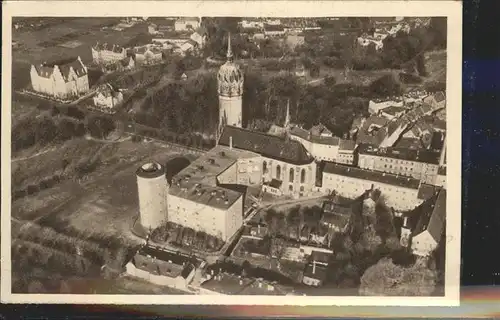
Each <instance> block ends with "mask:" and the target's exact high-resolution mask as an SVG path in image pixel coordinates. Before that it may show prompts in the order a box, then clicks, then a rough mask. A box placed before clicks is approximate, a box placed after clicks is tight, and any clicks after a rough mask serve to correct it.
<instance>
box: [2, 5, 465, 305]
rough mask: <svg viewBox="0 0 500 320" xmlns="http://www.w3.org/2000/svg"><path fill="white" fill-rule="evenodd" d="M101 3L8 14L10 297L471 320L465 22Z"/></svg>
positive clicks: (5, 254) (5, 195) (404, 14)
mask: <svg viewBox="0 0 500 320" xmlns="http://www.w3.org/2000/svg"><path fill="white" fill-rule="evenodd" d="M370 2H372V1H370ZM446 2H447V3H450V2H448V1H446ZM48 3H49V4H50V2H48ZM96 3H97V7H96V8H92V9H90V7H89V6H87V7H88V8H87V9H86V10H88V11H89V12H88V13H85V14H83V12H84V11H82V15H81V16H75V15H74V14H71V11H73V9H72V8H73V7H74V8H76V5H75V4H74V3H71V2H69V3H68V5H67V7H66V5H63V4H59V3H57V4H52V5H51V6H49V8H55V9H56V13H55V14H43V15H42V14H41V12H40V13H37V12H36V11H35V9H33V8H31V9H30V8H27V6H26V5H24V7H22V6H20V4H18V5H17V6H13V7H12V11H10V12H9V11H8V14H9V15H10V16H8V20H6V21H8V22H9V25H10V27H9V28H8V30H7V31H4V39H5V36H6V35H5V34H6V32H8V40H9V42H4V43H7V44H8V46H9V47H8V48H7V50H9V51H10V52H9V54H8V57H9V62H8V66H7V68H9V70H10V72H8V73H7V75H5V72H6V70H5V69H4V72H2V76H3V77H4V78H5V76H8V78H7V79H6V81H7V82H9V83H10V87H6V86H4V87H3V90H2V91H8V92H2V103H3V107H2V119H4V120H2V121H3V124H7V128H4V125H2V139H3V141H2V142H5V141H7V145H10V146H11V148H10V151H8V153H7V151H5V152H4V148H2V211H3V213H4V214H3V215H2V235H3V237H2V252H1V253H2V299H3V300H6V299H8V300H9V301H13V302H15V301H18V302H21V301H22V302H30V301H37V302H55V303H60V302H68V303H69V302H79V303H85V302H86V301H89V302H91V303H96V302H105V301H109V302H111V303H113V302H116V301H118V303H125V302H127V303H139V301H140V302H141V303H146V304H147V303H163V304H164V303H173V302H175V303H179V301H182V299H184V300H185V301H186V302H184V303H197V301H200V302H199V303H214V302H213V301H217V302H218V303H221V304H225V302H226V301H229V300H232V301H233V302H232V303H239V304H241V303H242V300H241V298H238V297H237V296H240V295H241V296H249V297H250V298H249V300H248V301H243V303H250V304H256V303H259V304H261V303H264V304H265V303H266V301H267V302H270V301H279V302H280V303H281V304H283V303H284V304H286V303H294V302H293V301H295V300H296V301H297V303H301V304H307V303H308V301H315V300H314V299H315V297H316V298H319V297H323V299H322V300H316V302H317V303H319V302H318V301H323V302H325V301H326V303H327V304H335V303H336V301H332V298H334V300H337V299H343V298H349V299H353V300H352V301H353V304H357V303H358V302H356V301H358V300H356V298H359V299H362V298H366V297H372V298H375V299H374V300H375V301H376V300H379V301H378V302H377V301H376V302H375V303H379V304H382V303H383V301H384V299H386V298H387V299H390V298H393V299H396V300H393V301H400V302H399V303H401V305H404V304H405V303H413V302H411V301H417V300H411V299H414V298H415V299H418V298H426V299H427V300H418V301H421V302H419V303H421V304H426V303H430V304H432V303H440V304H443V305H450V304H452V303H457V301H458V290H459V273H460V224H461V222H460V187H461V182H460V175H461V169H460V150H461V149H460V145H461V138H460V136H461V131H460V121H461V114H460V113H461V106H460V99H461V93H460V56H459V54H460V53H459V52H457V50H461V49H460V48H461V47H460V41H461V35H460V29H457V27H458V28H460V27H461V25H460V20H459V19H460V17H458V18H457V17H456V16H458V15H460V14H461V7H460V6H459V5H458V6H457V5H456V4H454V5H451V6H446V3H444V2H439V1H437V2H436V5H434V4H433V5H432V6H429V5H427V4H426V5H425V8H422V7H420V8H419V7H418V6H415V5H412V3H411V1H410V2H404V3H405V4H407V5H408V9H402V8H406V7H404V6H402V3H401V2H397V1H395V5H394V10H392V11H395V12H394V13H396V14H394V15H389V13H391V12H392V11H391V10H384V11H385V12H386V13H385V14H384V13H383V12H381V10H380V9H382V8H383V7H384V6H386V3H387V5H389V3H390V2H378V5H377V6H376V7H378V8H379V10H378V11H373V8H374V7H375V6H373V5H370V6H368V7H366V6H365V4H364V3H358V4H357V5H356V4H346V3H344V6H345V10H344V11H339V10H340V9H342V8H344V7H343V6H342V5H341V2H339V4H337V5H335V6H332V5H329V4H327V3H326V4H325V3H323V4H322V6H321V5H319V4H318V7H317V8H310V9H308V10H303V9H301V6H299V5H298V4H297V5H295V4H294V3H291V2H290V3H289V4H288V5H290V8H291V9H293V10H291V11H290V12H291V13H289V12H284V11H283V9H282V6H283V4H281V5H279V6H276V5H274V6H273V5H271V4H268V7H266V6H264V5H262V4H261V5H259V6H258V8H255V9H254V10H249V9H248V6H249V3H246V4H245V8H246V9H245V10H243V8H239V9H238V5H237V2H236V3H235V4H221V3H216V2H214V4H215V3H216V4H217V6H214V7H213V8H212V10H205V9H204V8H206V7H208V6H210V1H207V2H206V3H204V4H203V5H202V6H201V7H198V4H197V5H195V4H188V3H183V4H182V5H179V7H178V8H177V9H176V10H173V9H170V10H169V9H168V8H169V6H165V5H164V4H162V6H161V10H159V9H158V8H160V7H158V8H157V9H155V8H153V7H151V8H149V9H147V8H143V9H140V10H137V11H134V9H133V7H132V6H130V7H128V8H126V7H127V5H128V3H130V2H128V3H125V4H124V8H126V9H127V10H125V9H124V8H122V11H123V13H124V14H121V12H122V11H120V10H118V11H117V12H115V13H113V15H112V16H109V15H108V14H107V11H104V10H103V9H99V8H105V7H106V6H105V3H104V2H96ZM298 3H300V2H298ZM354 3H355V2H354ZM373 3H377V1H373ZM397 3H399V5H397V6H396V4H397ZM11 4H12V5H15V4H14V3H11ZM40 4H42V5H43V3H40ZM130 4H131V3H130ZM438 4H439V5H438ZM302 5H304V3H302ZM440 5H442V8H441V7H440ZM30 6H31V4H30ZM57 6H61V7H66V8H59V9H57V8H56V7H57ZM107 6H108V7H109V6H112V7H113V8H114V7H116V4H111V5H110V4H109V3H108V4H107ZM221 7H222V9H220V8H221ZM363 7H365V8H363ZM15 8H17V9H16V10H14V9H15ZM21 8H22V10H25V11H29V12H30V13H29V14H23V11H22V10H21ZM217 8H219V9H217ZM370 8H372V9H371V10H372V11H370V10H369V9H370ZM411 8H414V9H415V10H416V11H412V10H411ZM450 8H451V11H448V10H450ZM457 8H458V10H457ZM7 9H8V7H7ZM327 9H328V10H327ZM99 10H102V11H100V12H99ZM280 10H281V12H280ZM356 10H357V11H356ZM418 10H420V11H418ZM41 11H42V10H41ZM302 11H305V12H304V15H303V16H301V12H302ZM43 12H45V13H46V12H47V9H44V10H43ZM75 12H80V11H75ZM134 12H136V13H134ZM143 12H144V14H143ZM245 12H247V14H245ZM415 12H417V14H415ZM447 12H453V13H454V14H455V16H454V19H455V20H453V21H454V22H452V21H450V20H451V18H450V15H451V13H447ZM16 13H19V14H17V15H16ZM250 13H253V14H252V15H250ZM280 13H281V14H280ZM356 13H357V14H356ZM377 13H380V15H377ZM423 13H426V14H427V15H424V14H423ZM291 14H293V15H291ZM115 15H116V16H115ZM457 21H458V25H457ZM451 28H455V29H454V30H453V32H454V33H458V36H455V37H453V39H452V40H450V35H451V32H452V30H451ZM457 38H458V39H457ZM450 46H453V48H454V49H455V52H451V51H450V49H449V48H450ZM457 48H458V49H457ZM4 52H5V49H4ZM455 54H458V56H457V57H458V60H457V59H456V58H455V59H454V61H455V62H454V64H453V65H452V64H451V63H450V59H451V56H453V55H455ZM457 61H458V64H457ZM5 65H6V64H5V63H4V66H3V67H4V68H5ZM450 66H451V67H450ZM453 68H454V69H455V70H453ZM451 72H454V73H452V74H450V73H451ZM450 79H453V81H454V84H453V85H454V86H453V87H451V85H452V84H450V81H451V80H450ZM4 83H5V82H4ZM450 87H451V88H452V89H451V91H450ZM5 118H6V119H7V120H6V121H7V122H5ZM4 136H5V137H4ZM5 139H9V140H5ZM4 145H5V144H4ZM5 166H7V168H5ZM4 174H5V175H6V176H4ZM9 177H10V179H9ZM6 180H10V181H6ZM7 183H8V187H7V186H6V184H7ZM4 209H6V211H4ZM450 264H451V265H450ZM33 294H35V295H33ZM134 295H141V297H142V298H141V300H137V299H138V298H135V297H134ZM166 295H168V296H171V297H172V299H170V298H168V299H169V301H170V302H165V300H164V299H165V297H164V296H166ZM72 296H74V297H80V298H78V299H76V298H75V299H76V300H75V299H73V300H72ZM162 296H163V300H162V299H157V298H161V297H162ZM187 296H191V298H187ZM193 296H194V297H193ZM218 296H222V297H220V298H218ZM224 296H233V297H225V298H224ZM259 296H260V300H255V302H252V301H254V300H252V299H253V298H256V299H258V298H259ZM280 296H281V297H284V296H293V298H292V299H290V297H286V298H284V299H281V300H272V299H273V298H274V297H280ZM14 297H15V299H14ZM33 297H36V300H33ZM44 297H47V299H45V298H44ZM92 297H94V298H92ZM98 297H106V298H105V299H104V300H103V299H101V298H98ZM155 297H157V298H155ZM183 297H184V298H183ZM196 297H204V299H200V300H197V299H196ZM115 298H117V299H115ZM231 298H232V299H231ZM325 298H326V299H325ZM85 299H86V300H85ZM245 299H246V298H245ZM307 299H310V300H307ZM398 299H400V300H398ZM405 299H406V300H405ZM432 300H435V301H434V302H433V301H432ZM154 301H160V302H154ZM234 301H236V302H234ZM257 301H260V302H257ZM339 301H340V300H339ZM371 301H373V300H371ZM424 301H425V302H424ZM365 303H366V302H365ZM399 303H397V304H399Z"/></svg>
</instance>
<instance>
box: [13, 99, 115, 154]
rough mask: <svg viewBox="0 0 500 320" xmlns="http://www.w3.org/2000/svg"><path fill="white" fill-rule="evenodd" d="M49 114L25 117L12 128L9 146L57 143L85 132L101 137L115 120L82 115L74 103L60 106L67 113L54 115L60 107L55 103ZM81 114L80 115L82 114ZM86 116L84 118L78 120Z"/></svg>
mask: <svg viewBox="0 0 500 320" xmlns="http://www.w3.org/2000/svg"><path fill="white" fill-rule="evenodd" d="M52 110H53V112H52V114H51V116H43V117H40V118H31V117H29V118H25V119H22V120H20V121H19V122H18V123H17V124H16V126H14V128H12V150H13V151H14V152H16V151H20V150H23V149H27V148H30V147H32V146H35V145H37V146H40V147H43V146H46V145H48V144H50V143H60V142H64V141H67V140H70V139H72V138H75V137H82V136H84V135H85V134H86V133H89V134H90V135H91V136H93V137H95V138H99V139H104V138H105V137H106V136H107V135H108V134H109V133H110V132H111V131H113V130H114V129H115V123H114V121H113V120H111V119H110V118H108V117H104V116H97V115H91V116H88V117H87V118H85V115H84V114H83V112H81V111H80V110H78V109H77V108H74V107H69V108H67V109H63V110H64V112H65V114H66V115H68V116H70V117H72V118H76V119H70V118H68V117H56V116H57V115H58V114H59V113H60V112H61V111H59V109H57V108H56V107H54V108H53V109H52ZM82 116H83V118H82ZM82 119H85V121H81V120H82Z"/></svg>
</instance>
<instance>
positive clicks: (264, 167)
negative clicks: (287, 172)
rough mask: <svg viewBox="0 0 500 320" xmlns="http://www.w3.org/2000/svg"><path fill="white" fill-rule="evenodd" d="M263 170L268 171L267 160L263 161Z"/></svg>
mask: <svg viewBox="0 0 500 320" xmlns="http://www.w3.org/2000/svg"><path fill="white" fill-rule="evenodd" d="M262 172H263V173H267V162H265V161H264V162H263V163H262Z"/></svg>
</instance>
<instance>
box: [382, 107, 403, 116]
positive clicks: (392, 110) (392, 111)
mask: <svg viewBox="0 0 500 320" xmlns="http://www.w3.org/2000/svg"><path fill="white" fill-rule="evenodd" d="M405 111H406V108H404V107H398V106H390V107H387V108H384V109H382V112H383V113H386V114H389V115H392V116H396V115H397V114H398V113H400V112H405Z"/></svg>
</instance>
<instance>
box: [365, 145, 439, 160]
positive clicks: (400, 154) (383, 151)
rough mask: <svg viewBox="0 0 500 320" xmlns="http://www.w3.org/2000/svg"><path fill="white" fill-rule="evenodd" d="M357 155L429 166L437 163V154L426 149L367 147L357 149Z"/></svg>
mask: <svg viewBox="0 0 500 320" xmlns="http://www.w3.org/2000/svg"><path fill="white" fill-rule="evenodd" d="M359 154H366V155H372V156H378V157H385V158H393V159H399V160H405V161H415V162H424V163H431V164H438V163H439V156H440V154H439V152H438V151H432V150H426V149H417V150H412V149H404V148H396V147H392V148H374V147H372V146H369V145H362V146H360V147H359Z"/></svg>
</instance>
